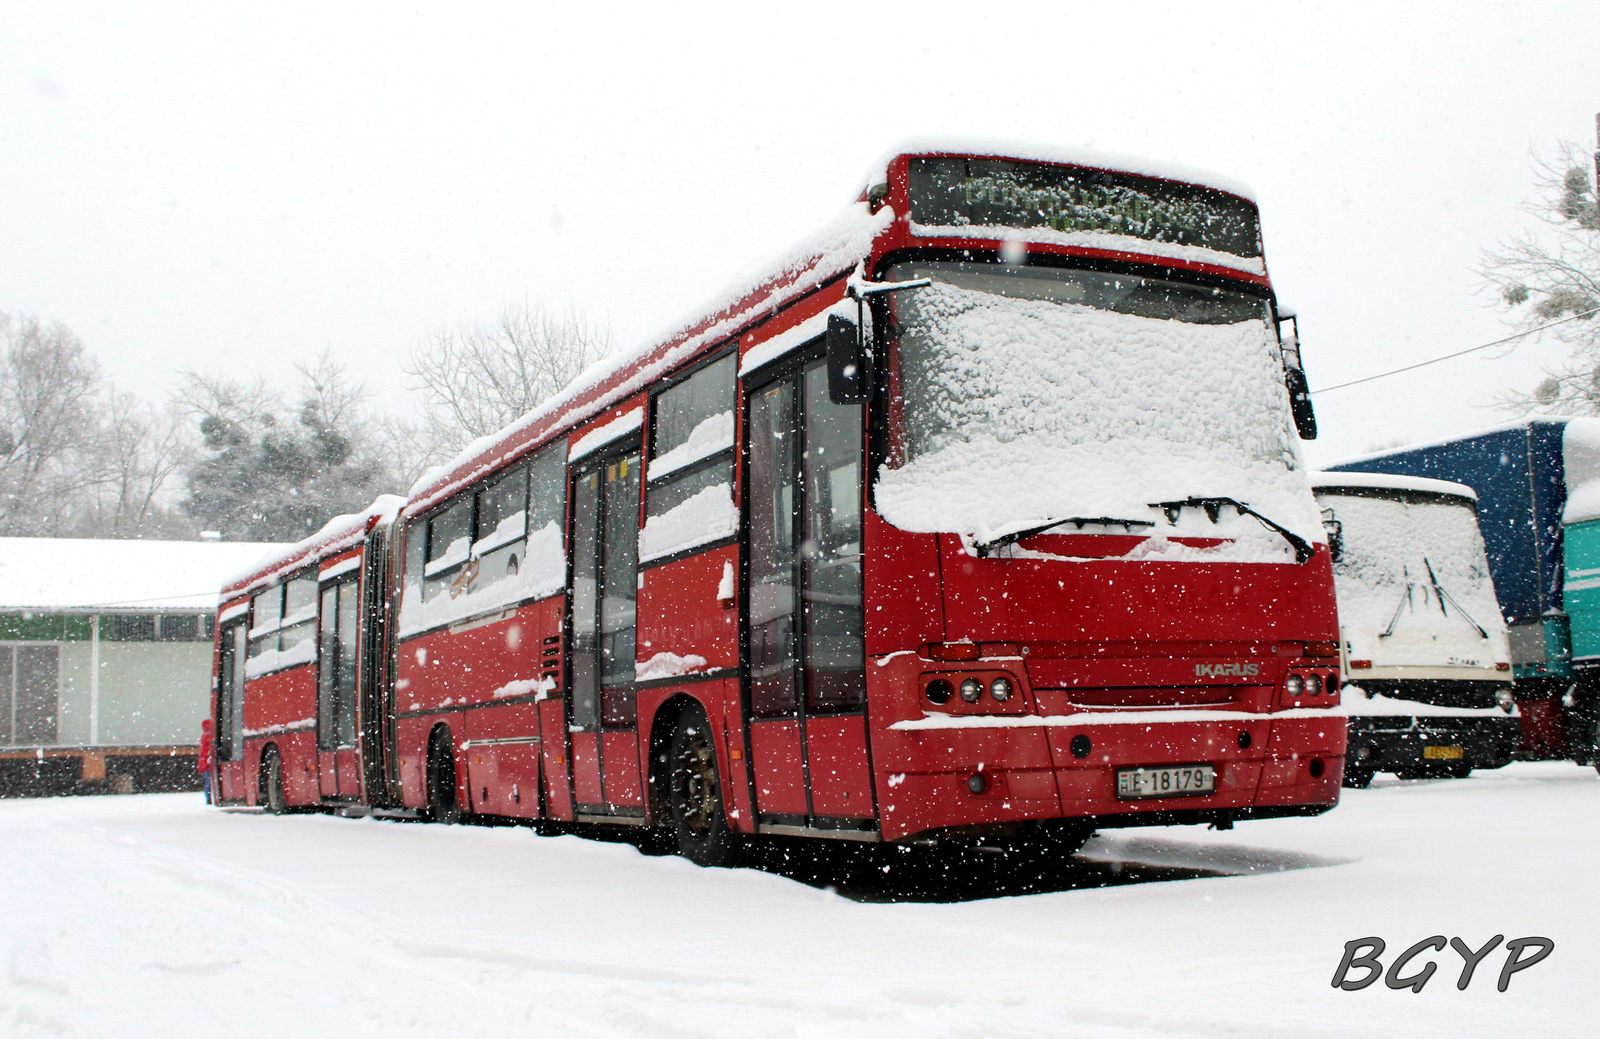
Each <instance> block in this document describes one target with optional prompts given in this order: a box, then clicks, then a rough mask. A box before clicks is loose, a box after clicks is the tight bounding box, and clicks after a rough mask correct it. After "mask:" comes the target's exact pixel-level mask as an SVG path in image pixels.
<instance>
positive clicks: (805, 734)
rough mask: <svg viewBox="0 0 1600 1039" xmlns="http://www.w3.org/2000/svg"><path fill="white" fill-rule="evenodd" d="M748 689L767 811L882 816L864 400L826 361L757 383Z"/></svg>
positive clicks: (750, 404) (813, 817)
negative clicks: (870, 683) (844, 390)
mask: <svg viewBox="0 0 1600 1039" xmlns="http://www.w3.org/2000/svg"><path fill="white" fill-rule="evenodd" d="M745 410H746V414H747V416H748V420H749V424H750V425H749V435H748V438H747V440H746V443H747V445H748V455H747V458H748V462H747V465H748V469H747V471H746V482H745V487H746V495H747V499H746V500H747V501H748V503H749V512H748V515H749V522H748V524H747V526H746V538H747V544H748V549H747V556H746V558H747V559H748V560H749V581H748V587H749V596H748V601H747V604H746V609H747V611H748V615H747V618H746V622H747V624H748V628H747V631H748V632H749V637H748V639H747V640H746V650H745V651H746V654H747V656H746V661H745V664H746V667H745V672H746V676H747V677H746V690H747V694H746V695H747V705H748V712H749V714H748V716H749V718H750V719H751V721H750V751H751V764H752V767H753V770H754V777H755V786H756V806H757V810H758V813H759V817H760V821H761V822H763V823H766V824H769V825H794V824H796V823H800V822H801V821H802V820H804V821H806V822H807V823H819V822H820V824H821V825H825V826H826V825H829V824H835V825H836V824H837V823H838V822H839V821H841V820H851V819H854V820H862V819H871V818H873V817H874V814H875V813H874V809H873V803H872V777H871V769H870V766H869V763H868V759H867V735H866V672H865V657H864V653H865V640H864V638H863V621H862V606H861V602H862V599H861V500H862V471H863V466H862V448H863V445H862V409H861V407H860V406H859V405H838V404H834V403H832V402H831V401H830V400H829V399H828V372H827V365H826V363H825V362H824V361H822V360H820V359H819V360H816V361H814V362H812V363H809V364H805V365H803V366H801V367H799V368H798V369H792V370H790V371H789V372H787V373H786V374H782V375H779V376H778V377H777V378H776V379H774V380H773V381H770V382H767V383H765V384H763V385H760V386H757V387H756V388H754V389H751V390H750V391H749V397H748V401H747V405H746V409H745Z"/></svg>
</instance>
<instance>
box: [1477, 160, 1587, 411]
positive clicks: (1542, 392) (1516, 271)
mask: <svg viewBox="0 0 1600 1039" xmlns="http://www.w3.org/2000/svg"><path fill="white" fill-rule="evenodd" d="M1534 173H1535V184H1536V186H1537V195H1536V196H1535V197H1534V198H1533V199H1532V200H1530V201H1529V202H1527V203H1525V204H1524V205H1523V206H1522V209H1523V210H1524V211H1525V212H1527V213H1529V214H1530V215H1532V216H1533V217H1535V218H1536V219H1537V220H1538V221H1539V222H1540V223H1541V224H1542V225H1543V227H1541V228H1538V229H1535V230H1533V231H1529V232H1526V233H1524V234H1521V235H1518V236H1516V237H1514V238H1511V239H1509V240H1507V241H1504V242H1502V243H1501V244H1500V247H1499V248H1498V249H1497V250H1494V251H1491V252H1486V253H1485V254H1484V258H1483V269H1482V274H1483V275H1484V277H1485V278H1486V279H1487V280H1488V281H1489V283H1490V284H1491V285H1492V286H1493V288H1494V290H1495V291H1496V293H1497V294H1498V296H1499V298H1500V300H1501V302H1502V303H1504V304H1505V306H1506V307H1507V308H1508V310H1509V311H1510V313H1511V314H1512V315H1513V317H1514V320H1515V321H1516V323H1517V326H1518V327H1519V328H1523V329H1529V328H1535V327H1537V326H1539V325H1544V324H1549V323H1551V322H1555V321H1561V322H1563V323H1562V324H1559V325H1556V326H1555V327H1553V328H1551V329H1550V330H1549V333H1548V334H1549V335H1551V336H1553V337H1555V338H1556V339H1557V340H1559V341H1560V342H1562V343H1563V344H1565V345H1566V347H1567V357H1566V359H1565V360H1564V361H1562V362H1561V363H1560V364H1558V365H1557V366H1555V367H1553V368H1550V369H1547V370H1546V371H1545V378H1544V380H1543V381H1542V382H1540V383H1539V385H1538V386H1537V387H1535V388H1534V389H1533V390H1532V391H1531V392H1520V391H1510V392H1507V393H1504V394H1502V396H1501V404H1502V406H1504V407H1505V408H1507V409H1508V410H1514V411H1517V412H1523V411H1527V410H1529V409H1534V410H1541V411H1549V412H1555V413H1561V414H1584V415H1600V313H1596V311H1597V310H1600V208H1597V206H1596V199H1595V186H1594V182H1593V181H1592V180H1591V176H1590V174H1591V170H1590V157H1589V156H1588V155H1587V154H1586V153H1585V151H1584V150H1583V149H1582V148H1581V147H1579V146H1578V145H1577V144H1574V143H1572V142H1571V141H1563V142H1561V144H1560V145H1559V147H1558V149H1557V153H1556V156H1555V157H1554V158H1553V159H1544V158H1541V157H1539V156H1537V155H1536V156H1535V157H1534Z"/></svg>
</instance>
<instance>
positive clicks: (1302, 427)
mask: <svg viewBox="0 0 1600 1039" xmlns="http://www.w3.org/2000/svg"><path fill="white" fill-rule="evenodd" d="M1285 325H1289V326H1291V327H1289V328H1285V327H1284V326H1285ZM1278 346H1279V348H1280V349H1281V350H1282V352H1283V384H1284V386H1285V387H1287V388H1288V390H1289V410H1290V412H1291V413H1292V414H1293V415H1294V429H1295V432H1296V433H1298V434H1300V439H1301V440H1315V439H1317V415H1316V412H1315V411H1313V410H1312V409H1311V388H1310V384H1309V383H1307V382H1306V369H1305V365H1304V364H1302V363H1301V361H1300V319H1299V317H1297V316H1296V314H1295V312H1294V311H1292V310H1290V309H1289V308H1287V307H1279V308H1278Z"/></svg>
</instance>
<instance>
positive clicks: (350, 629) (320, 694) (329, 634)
mask: <svg viewBox="0 0 1600 1039" xmlns="http://www.w3.org/2000/svg"><path fill="white" fill-rule="evenodd" d="M359 588H360V584H359V583H358V582H357V580H356V575H355V574H354V573H352V574H350V575H349V577H347V578H346V579H344V580H341V581H336V582H334V583H332V584H325V585H323V586H322V608H321V610H320V611H319V614H318V616H319V631H318V638H317V772H318V774H319V776H320V783H321V792H322V796H323V797H324V798H359V797H360V796H361V773H360V762H359V760H358V755H357V753H356V674H357V672H356V664H357V655H356V617H357V613H358V610H357V606H358V589H359Z"/></svg>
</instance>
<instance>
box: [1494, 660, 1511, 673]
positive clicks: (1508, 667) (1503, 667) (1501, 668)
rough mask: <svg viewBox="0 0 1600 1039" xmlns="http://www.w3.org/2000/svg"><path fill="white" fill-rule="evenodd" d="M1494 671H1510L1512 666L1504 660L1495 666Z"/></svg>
mask: <svg viewBox="0 0 1600 1039" xmlns="http://www.w3.org/2000/svg"><path fill="white" fill-rule="evenodd" d="M1494 669H1495V670H1496V671H1510V670H1511V665H1510V664H1508V663H1506V662H1505V661H1504V660H1502V661H1500V662H1499V663H1498V664H1496V665H1495V666H1494Z"/></svg>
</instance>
